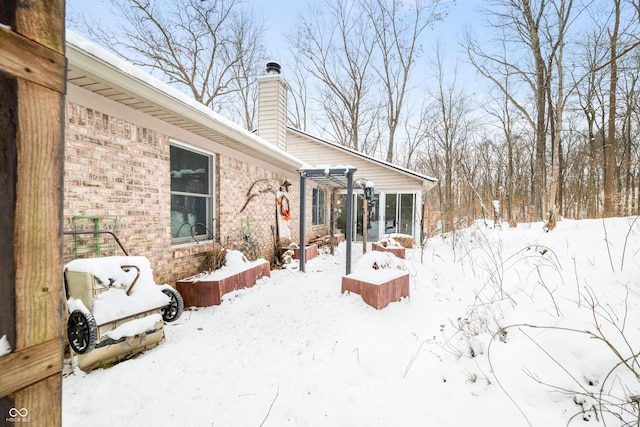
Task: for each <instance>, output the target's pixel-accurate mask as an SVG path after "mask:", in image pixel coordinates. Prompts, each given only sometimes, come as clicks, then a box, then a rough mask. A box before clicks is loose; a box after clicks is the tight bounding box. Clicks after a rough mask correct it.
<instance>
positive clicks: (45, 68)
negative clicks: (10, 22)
mask: <svg viewBox="0 0 640 427" xmlns="http://www.w3.org/2000/svg"><path fill="white" fill-rule="evenodd" d="M0 52H2V55H0V70H2V71H3V72H4V73H6V74H9V75H10V76H12V77H19V78H21V79H24V80H27V81H30V82H33V83H36V84H39V85H41V86H44V87H47V88H49V89H52V90H54V91H56V92H59V93H64V91H65V71H66V64H65V58H64V55H63V54H61V53H58V52H55V51H53V50H51V49H49V48H46V47H44V46H42V45H41V44H39V43H36V42H34V41H32V40H29V39H28V38H26V37H24V36H21V35H20V34H18V33H15V32H13V31H11V29H8V28H6V27H4V26H0Z"/></svg>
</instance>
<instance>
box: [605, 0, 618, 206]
mask: <svg viewBox="0 0 640 427" xmlns="http://www.w3.org/2000/svg"><path fill="white" fill-rule="evenodd" d="M620 2H621V0H613V7H614V13H613V28H612V29H610V30H609V54H610V58H611V59H610V61H609V67H610V71H609V74H610V77H609V120H608V122H607V144H606V145H605V149H604V153H605V154H604V155H605V163H604V212H603V215H604V216H605V217H611V216H613V214H614V193H615V186H614V178H615V169H616V91H617V85H618V61H617V58H618V32H619V30H620Z"/></svg>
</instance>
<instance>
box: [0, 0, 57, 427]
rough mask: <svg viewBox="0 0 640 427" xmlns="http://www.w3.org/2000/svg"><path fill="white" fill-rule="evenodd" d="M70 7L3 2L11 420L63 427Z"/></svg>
mask: <svg viewBox="0 0 640 427" xmlns="http://www.w3.org/2000/svg"><path fill="white" fill-rule="evenodd" d="M64 8H65V2H64V0H3V2H2V5H0V24H2V25H0V97H1V102H0V103H1V104H2V106H0V151H1V154H2V156H0V159H2V160H0V166H1V169H0V184H2V188H3V193H4V194H5V195H6V198H5V199H4V200H3V203H2V204H1V205H2V207H1V208H0V238H1V239H2V245H4V246H3V248H2V250H1V251H0V313H1V314H0V338H2V336H5V337H6V339H8V341H9V344H10V345H11V348H12V351H11V353H9V354H8V355H4V356H3V357H0V421H1V422H5V421H7V422H8V423H10V422H12V421H13V422H24V421H30V422H32V423H33V424H32V425H43V426H44V425H46V426H56V425H60V424H61V396H62V375H61V371H62V358H63V354H62V352H63V335H62V334H63V332H62V331H63V325H62V323H63V315H64V292H63V289H62V275H61V268H62V265H61V263H62V247H61V242H62V238H61V237H62V197H63V154H64V153H63V151H64V137H63V135H64V92H65V58H64V28H65V27H64V16H65V15H64ZM11 418H20V419H19V420H11ZM25 418H26V419H25Z"/></svg>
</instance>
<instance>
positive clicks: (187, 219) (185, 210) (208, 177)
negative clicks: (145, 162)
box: [170, 144, 213, 244]
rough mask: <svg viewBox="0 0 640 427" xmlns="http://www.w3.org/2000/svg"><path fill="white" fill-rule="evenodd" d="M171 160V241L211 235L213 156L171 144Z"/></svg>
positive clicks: (204, 237) (184, 241)
mask: <svg viewBox="0 0 640 427" xmlns="http://www.w3.org/2000/svg"><path fill="white" fill-rule="evenodd" d="M170 162H171V237H172V242H173V243H174V244H178V243H188V242H191V241H193V240H192V237H191V236H192V233H193V235H194V236H195V237H196V239H198V240H206V239H210V238H212V236H210V235H209V234H208V231H207V228H208V229H211V226H212V220H213V214H212V212H213V176H212V175H213V156H212V155H210V154H204V153H201V152H198V151H194V150H190V149H187V148H184V147H182V146H178V145H174V144H172V145H171V151H170ZM205 227H206V228H205Z"/></svg>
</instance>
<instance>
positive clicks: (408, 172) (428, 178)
mask: <svg viewBox="0 0 640 427" xmlns="http://www.w3.org/2000/svg"><path fill="white" fill-rule="evenodd" d="M287 129H288V130H289V131H292V132H296V133H299V134H300V135H303V136H305V137H307V138H310V139H313V140H314V141H315V142H318V143H320V144H323V145H325V146H328V147H330V148H333V149H335V150H339V151H343V152H345V153H348V154H350V155H352V156H356V157H359V158H361V159H364V160H366V161H369V162H372V163H375V164H378V165H380V166H383V167H385V168H388V169H392V170H394V171H396V172H400V173H401V174H404V175H407V176H410V177H412V178H416V179H419V180H422V181H426V182H428V183H436V182H438V179H437V178H434V177H431V176H427V175H423V174H420V173H418V172H416V171H413V170H411V169H407V168H403V167H401V166H398V165H395V164H393V163H389V162H386V161H384V160H380V159H376V158H375V157H372V156H369V155H368V154H365V153H362V152H360V151H356V150H354V149H352V148H349V147H345V146H342V145H339V144H336V143H335V142H331V141H327V140H325V139H321V138H318V137H317V136H313V135H311V134H309V133H306V132H303V131H301V130H299V129H296V128H294V127H291V126H289V127H288V128H287Z"/></svg>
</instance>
